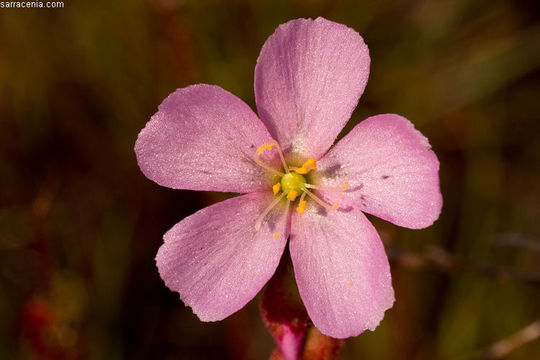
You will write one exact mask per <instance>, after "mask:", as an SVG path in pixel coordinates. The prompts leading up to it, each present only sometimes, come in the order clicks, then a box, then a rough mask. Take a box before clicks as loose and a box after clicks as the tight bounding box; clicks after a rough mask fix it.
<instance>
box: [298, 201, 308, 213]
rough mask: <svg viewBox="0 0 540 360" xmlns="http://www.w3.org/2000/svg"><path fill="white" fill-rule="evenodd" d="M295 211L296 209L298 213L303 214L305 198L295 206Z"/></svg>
mask: <svg viewBox="0 0 540 360" xmlns="http://www.w3.org/2000/svg"><path fill="white" fill-rule="evenodd" d="M296 211H298V212H299V213H300V214H303V213H304V211H306V200H302V201H300V204H299V205H298V207H297V208H296Z"/></svg>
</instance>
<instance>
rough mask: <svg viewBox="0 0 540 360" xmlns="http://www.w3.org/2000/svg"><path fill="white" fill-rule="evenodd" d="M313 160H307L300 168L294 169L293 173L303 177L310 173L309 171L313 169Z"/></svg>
mask: <svg viewBox="0 0 540 360" xmlns="http://www.w3.org/2000/svg"><path fill="white" fill-rule="evenodd" d="M315 164H316V162H315V159H313V158H309V159H308V161H306V162H305V163H304V165H302V167H301V168H298V169H296V170H295V171H296V172H297V173H298V174H302V175H305V174H307V173H308V172H310V171H311V170H314V169H315Z"/></svg>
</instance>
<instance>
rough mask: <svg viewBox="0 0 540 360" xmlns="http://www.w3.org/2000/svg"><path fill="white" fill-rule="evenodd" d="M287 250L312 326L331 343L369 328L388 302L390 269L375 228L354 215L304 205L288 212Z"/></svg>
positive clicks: (390, 296)
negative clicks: (288, 238)
mask: <svg viewBox="0 0 540 360" xmlns="http://www.w3.org/2000/svg"><path fill="white" fill-rule="evenodd" d="M291 221H292V230H291V238H290V242H289V249H290V252H291V258H292V261H293V266H294V273H295V277H296V283H297V284H298V290H299V291H300V296H301V297H302V300H303V301H304V305H305V306H306V309H307V311H308V314H309V316H310V318H311V320H312V321H313V323H314V324H315V326H316V327H317V328H318V329H319V330H320V331H321V332H322V333H323V334H325V335H328V336H331V337H335V338H345V337H349V336H356V335H358V334H360V333H361V332H363V331H364V330H366V329H370V330H373V329H375V328H376V327H377V326H378V324H379V322H380V321H381V320H382V318H383V316H384V312H385V311H386V310H387V309H389V308H390V307H392V304H393V303H394V290H393V289H392V279H391V274H390V265H389V264H388V259H387V257H386V254H385V252H384V247H383V244H382V242H381V240H380V238H379V235H378V234H377V232H376V230H375V228H374V227H373V225H371V223H370V222H369V221H368V220H367V219H366V217H365V215H364V214H363V213H362V212H361V211H359V210H357V209H351V210H350V211H347V212H346V211H342V210H338V211H324V209H322V208H319V207H318V206H317V205H311V206H308V208H307V209H306V211H305V213H304V214H298V213H294V214H293V217H292V220H291Z"/></svg>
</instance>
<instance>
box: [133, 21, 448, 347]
mask: <svg viewBox="0 0 540 360" xmlns="http://www.w3.org/2000/svg"><path fill="white" fill-rule="evenodd" d="M369 63H370V58H369V54H368V48H367V46H366V45H365V44H364V41H363V40H362V38H361V37H360V35H359V34H358V33H357V32H355V31H354V30H353V29H350V28H347V27H346V26H344V25H341V24H337V23H334V22H331V21H328V20H326V19H323V18H318V19H316V20H311V19H308V20H306V19H297V20H292V21H289V22H288V23H286V24H283V25H280V26H279V27H278V29H277V30H276V31H275V33H274V34H273V35H272V36H270V37H269V38H268V40H267V41H266V43H265V44H264V46H263V48H262V50H261V54H260V55H259V59H258V61H257V66H256V68H255V98H256V104H257V110H258V113H259V117H257V115H256V114H255V113H254V112H253V111H252V110H251V109H250V107H249V106H248V105H246V104H245V103H244V102H243V101H242V100H240V99H239V98H237V97H236V96H234V95H232V94H231V93H229V92H227V91H225V90H223V89H222V88H220V87H218V86H212V85H205V84H198V85H192V86H189V87H187V88H184V89H178V90H176V91H175V92H174V93H172V94H171V95H169V97H168V98H167V99H165V100H164V101H163V103H162V104H161V105H160V106H159V111H158V112H157V113H156V114H155V115H154V116H153V117H152V118H151V120H150V121H149V122H148V123H147V124H146V127H145V128H144V129H143V130H142V131H141V132H140V134H139V137H138V139H137V143H136V144H135V152H136V154H137V160H138V163H139V166H140V168H141V170H142V172H143V173H144V174H145V175H146V176H147V177H148V178H149V179H151V180H153V181H155V182H156V183H158V184H160V185H163V186H167V187H171V188H175V189H189V190H206V191H224V192H236V193H242V194H245V195H241V196H238V197H234V198H231V199H228V200H225V201H223V202H220V203H217V204H214V205H212V206H209V207H207V208H205V209H202V210H200V211H198V212H197V213H195V214H193V215H191V216H189V217H187V218H185V219H184V220H182V221H180V222H179V223H178V224H176V225H175V226H174V227H173V228H172V229H171V230H169V231H168V232H167V233H166V234H165V235H164V244H163V246H161V248H160V249H159V252H158V254H157V256H156V262H157V266H158V269H159V272H160V275H161V277H162V278H163V280H164V282H165V284H166V285H167V286H168V287H169V288H170V289H171V290H174V291H177V292H178V293H179V294H180V298H181V299H182V300H183V301H184V303H185V304H186V305H188V306H190V307H191V308H192V309H193V312H194V313H195V314H197V316H198V317H199V318H200V319H201V320H203V321H217V320H221V319H223V318H225V317H227V316H229V315H231V314H232V313H234V312H236V311H238V310H239V309H241V308H242V307H243V306H244V305H245V304H246V303H247V302H249V301H250V300H251V299H252V298H253V297H254V296H255V295H256V294H257V293H258V292H259V290H261V288H262V287H263V286H264V284H265V283H266V282H267V281H268V280H269V279H270V277H271V276H272V274H273V273H274V272H275V270H276V267H277V265H278V263H279V260H280V257H281V255H282V253H283V251H284V248H285V245H286V243H287V239H289V249H290V254H291V258H292V262H293V266H294V272H295V277H296V282H297V285H298V288H299V291H300V295H301V297H302V300H303V302H304V305H305V307H306V309H307V311H308V314H309V316H310V318H311V319H312V321H313V323H314V324H315V326H316V327H317V328H318V329H319V330H320V331H321V332H322V333H324V334H326V335H329V336H332V337H336V338H344V337H348V336H355V335H358V334H359V333H361V332H363V331H364V330H366V329H370V330H373V329H375V327H377V325H378V324H379V322H380V321H381V319H382V318H383V316H384V312H385V311H386V310H387V309H389V308H390V307H391V306H392V304H393V302H394V291H393V289H392V283H391V275H390V267H389V264H388V259H387V257H386V254H385V251H384V247H383V245H382V243H381V240H380V238H379V235H378V234H377V232H376V230H375V229H374V227H373V225H371V223H370V222H369V221H368V220H367V219H366V217H365V215H364V214H363V212H367V213H370V214H373V215H376V216H378V217H380V218H382V219H385V220H387V221H390V222H392V223H394V224H396V225H400V226H404V227H408V228H413V229H419V228H424V227H427V226H429V225H431V224H432V223H433V222H434V221H435V220H436V219H437V218H438V217H439V213H440V211H441V206H442V197H441V193H440V190H439V177H438V170H439V162H438V160H437V157H436V156H435V154H434V153H433V152H432V151H431V150H430V145H429V143H428V140H427V139H426V138H425V137H424V136H423V135H422V134H420V132H418V131H417V130H415V129H414V126H413V125H412V124H411V122H409V121H408V120H407V119H405V118H403V117H401V116H399V115H394V114H384V115H376V116H373V117H370V118H368V119H366V120H364V121H363V122H361V123H360V124H359V125H357V126H356V127H355V128H354V129H352V130H351V132H350V133H349V134H348V135H346V136H345V137H344V138H343V139H342V140H341V141H340V142H339V143H338V144H336V145H335V146H334V147H333V148H331V149H330V150H328V149H329V148H330V147H331V145H332V143H333V141H334V140H335V138H336V136H337V135H338V134H339V132H340V131H341V130H342V128H343V126H344V125H345V124H346V122H347V121H348V119H349V118H350V115H351V113H352V111H353V110H354V108H355V107H356V104H357V103H358V99H359V98H360V96H361V94H362V93H363V91H364V87H365V85H366V82H367V78H368V75H369Z"/></svg>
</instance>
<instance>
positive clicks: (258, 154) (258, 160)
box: [253, 140, 289, 176]
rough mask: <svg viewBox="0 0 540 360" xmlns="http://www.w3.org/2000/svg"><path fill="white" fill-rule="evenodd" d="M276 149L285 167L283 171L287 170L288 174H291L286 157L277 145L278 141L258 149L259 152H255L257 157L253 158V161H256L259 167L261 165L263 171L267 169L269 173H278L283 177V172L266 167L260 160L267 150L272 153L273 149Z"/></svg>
mask: <svg viewBox="0 0 540 360" xmlns="http://www.w3.org/2000/svg"><path fill="white" fill-rule="evenodd" d="M274 146H275V147H276V149H277V151H278V153H279V158H280V159H281V164H282V165H283V169H284V170H285V172H286V173H288V172H289V168H288V167H287V163H286V162H285V157H284V156H283V152H282V151H281V147H280V146H279V144H278V143H277V141H276V140H272V141H270V142H268V143H266V144H262V145H261V146H259V148H258V149H257V151H255V155H254V156H253V160H254V161H255V163H256V164H257V165H259V166H260V167H262V168H263V169H266V170H268V171H271V172H274V173H277V174H278V175H279V176H283V175H284V174H283V173H282V172H281V171H278V170H276V169H274V168H272V167H270V166H268V165H266V164H265V163H263V162H262V161H261V159H260V156H261V155H262V154H264V151H265V150H268V151H272V148H273V147H274Z"/></svg>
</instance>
